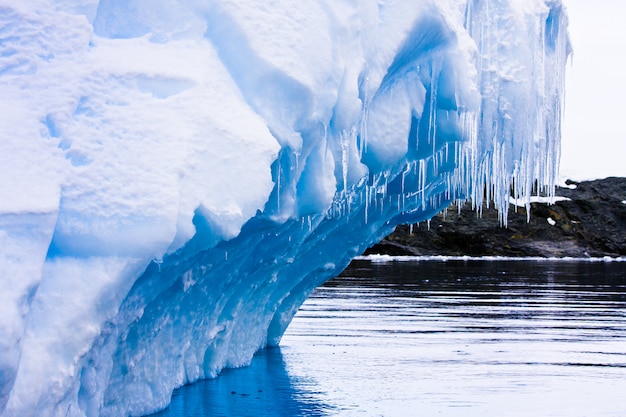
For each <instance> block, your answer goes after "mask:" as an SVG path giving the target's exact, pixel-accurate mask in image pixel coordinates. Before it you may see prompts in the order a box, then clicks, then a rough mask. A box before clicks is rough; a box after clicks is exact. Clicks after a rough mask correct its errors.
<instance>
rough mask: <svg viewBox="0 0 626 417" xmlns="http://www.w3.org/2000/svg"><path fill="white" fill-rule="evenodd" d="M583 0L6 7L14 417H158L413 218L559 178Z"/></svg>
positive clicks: (3, 392) (7, 330)
mask: <svg viewBox="0 0 626 417" xmlns="http://www.w3.org/2000/svg"><path fill="white" fill-rule="evenodd" d="M568 54H569V42H568V37H567V18H566V16H565V13H564V8H563V6H562V4H561V2H560V0H445V1H441V0H438V1H434V0H433V1H430V0H421V1H415V0H410V1H409V0H406V1H394V2H377V1H368V0H362V1H348V0H340V1H337V0H320V1H315V2H297V4H295V3H294V2H290V1H282V0H281V1H276V2H272V4H271V6H270V5H266V4H260V3H259V2H255V1H251V0H233V1H221V0H220V1H204V0H187V1H174V0H159V1H154V2H150V4H149V5H148V3H146V2H143V1H140V0H100V1H98V0H36V1H29V2H23V1H16V0H0V97H1V99H0V110H1V111H0V115H1V116H0V136H1V137H0V167H2V171H1V177H0V247H1V248H2V249H1V251H0V270H1V271H2V275H1V278H0V285H1V288H0V300H1V303H0V415H2V416H20V417H26V416H60V415H62V416H90V417H93V416H126V415H132V416H138V415H143V414H147V413H150V412H153V411H155V410H158V409H161V408H163V407H165V406H166V405H167V403H168V402H169V400H170V395H171V392H172V390H173V389H174V388H176V387H179V386H181V385H183V384H185V383H188V382H192V381H196V380H198V379H201V378H210V377H214V376H216V375H218V373H219V372H220V371H221V370H222V369H224V368H225V367H238V366H243V365H246V364H248V363H249V362H250V360H251V358H252V355H253V354H254V352H256V351H257V350H259V349H260V348H262V347H264V346H267V345H275V344H277V343H279V341H280V338H281V335H282V334H283V332H284V331H285V328H286V327H287V325H288V324H289V322H290V320H291V318H292V317H293V315H294V314H295V312H296V310H297V309H298V307H299V306H300V305H301V304H302V303H303V301H304V300H305V299H306V298H307V296H308V295H309V294H310V293H311V291H312V290H313V289H314V288H315V287H316V286H318V285H320V284H321V283H322V282H324V281H326V280H327V279H329V278H330V277H332V276H335V275H337V274H338V273H339V272H340V271H341V270H342V269H343V268H344V267H345V266H346V265H347V263H348V262H349V260H350V258H352V257H353V256H355V255H358V254H360V253H361V252H362V251H363V249H364V248H365V247H367V246H368V245H370V244H372V243H373V242H376V241H377V240H378V239H380V238H381V237H382V236H384V235H385V234H387V233H388V232H390V231H391V230H392V229H393V227H394V226H395V225H397V224H399V223H405V222H417V221H421V220H424V219H428V218H430V217H431V216H432V215H433V214H435V213H437V212H438V211H439V210H440V209H442V208H443V207H446V206H447V205H448V204H449V203H450V202H453V201H455V200H464V199H468V198H471V199H472V201H473V202H474V203H476V204H480V203H481V202H482V201H483V200H488V201H493V203H494V204H495V205H496V206H497V207H498V208H499V209H500V210H501V211H502V213H503V220H505V219H506V217H505V215H506V210H507V206H508V204H509V198H510V190H511V188H512V190H513V194H514V195H513V198H515V199H516V201H520V199H521V200H522V201H526V202H528V201H529V198H530V194H531V189H532V188H533V184H534V183H535V182H537V183H538V184H539V185H540V187H542V188H544V189H545V190H547V191H548V192H550V191H551V189H552V187H553V181H554V178H555V174H556V171H557V168H558V156H559V142H560V118H561V115H562V96H563V72H564V68H565V64H566V60H567V56H568Z"/></svg>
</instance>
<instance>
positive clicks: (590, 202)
mask: <svg viewBox="0 0 626 417" xmlns="http://www.w3.org/2000/svg"><path fill="white" fill-rule="evenodd" d="M568 183H569V185H575V186H576V187H575V188H574V189H570V188H564V187H563V188H562V187H557V189H556V195H557V196H561V197H567V198H569V199H570V200H565V201H557V202H556V203H555V204H553V205H547V204H543V203H532V204H531V207H530V219H529V218H528V216H527V213H526V209H525V208H517V209H515V207H513V206H511V207H510V209H509V215H508V218H507V226H506V227H503V226H501V224H500V223H501V222H500V219H499V217H498V212H497V211H496V210H495V209H493V208H488V207H486V206H484V207H482V215H480V216H479V215H478V214H477V212H476V210H473V209H472V208H471V204H470V203H466V204H465V205H464V206H462V207H461V210H460V211H459V210H458V208H457V207H456V206H452V207H449V208H448V209H447V210H445V211H444V212H442V213H440V214H438V215H436V216H435V217H434V218H432V219H431V221H430V222H429V223H426V222H424V223H420V224H416V225H404V226H398V227H397V228H396V230H395V231H394V233H392V234H391V235H389V236H387V237H386V238H385V239H384V240H383V241H381V242H380V243H378V244H377V245H375V246H373V247H372V248H370V249H368V250H367V251H366V252H365V253H366V254H374V253H377V254H389V255H448V256H463V255H471V256H486V255H491V256H542V257H566V256H571V257H601V256H611V257H617V256H626V178H616V177H610V178H606V179H603V180H594V181H584V182H579V183H577V182H573V181H569V182H568ZM548 219H550V221H548ZM551 223H552V224H551Z"/></svg>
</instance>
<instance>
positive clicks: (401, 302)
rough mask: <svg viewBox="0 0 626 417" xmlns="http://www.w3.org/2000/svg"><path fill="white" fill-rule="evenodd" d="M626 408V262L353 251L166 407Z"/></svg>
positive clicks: (259, 412) (223, 411)
mask: <svg viewBox="0 0 626 417" xmlns="http://www.w3.org/2000/svg"><path fill="white" fill-rule="evenodd" d="M327 415H328V416H335V415H337V416H564V417H576V416H581V417H582V416H615V417H617V416H622V417H623V416H626V263H619V262H611V263H604V262H601V263H588V262H573V261H570V262H555V261H542V262H539V261H497V262H496V261H447V262H441V261H428V262H390V263H371V262H369V261H356V262H354V263H353V266H352V267H351V268H350V269H348V270H347V271H346V272H345V273H344V274H343V275H342V276H341V277H339V278H336V279H335V280H333V281H331V282H329V283H328V284H327V285H326V286H324V287H322V288H319V289H318V290H317V291H316V292H315V293H314V294H313V296H312V297H311V298H310V299H309V300H308V301H307V302H306V303H305V304H304V305H303V307H302V309H301V310H300V312H299V313H298V314H297V315H296V318H295V319H294V321H293V322H292V324H291V326H290V328H289V329H288V331H287V333H286V334H285V336H284V338H283V341H282V343H281V347H280V348H276V349H268V350H265V351H263V352H261V353H259V354H258V355H257V356H256V357H255V359H254V361H253V363H252V365H251V366H250V367H248V368H243V369H236V370H227V371H224V372H223V374H222V375H221V376H220V377H219V378H217V379H215V380H211V381H204V382H200V383H198V384H195V385H192V386H189V387H185V388H183V389H181V390H178V391H177V392H176V393H175V395H174V397H173V399H172V404H171V406H170V409H169V410H167V411H166V412H164V413H160V414H159V416H161V417H164V416H178V417H180V416H185V417H192V416H193V417H199V416H327Z"/></svg>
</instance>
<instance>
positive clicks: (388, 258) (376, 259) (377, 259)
mask: <svg viewBox="0 0 626 417" xmlns="http://www.w3.org/2000/svg"><path fill="white" fill-rule="evenodd" d="M352 260H353V261H370V262H372V263H386V262H423V261H436V262H448V261H492V262H495V261H498V262H500V261H536V262H589V263H593V262H626V257H625V256H620V257H610V256H604V257H588V258H581V257H569V256H565V257H541V256H525V257H513V256H466V255H465V256H444V255H424V256H410V255H394V256H392V255H364V256H357V257H355V258H353V259H352Z"/></svg>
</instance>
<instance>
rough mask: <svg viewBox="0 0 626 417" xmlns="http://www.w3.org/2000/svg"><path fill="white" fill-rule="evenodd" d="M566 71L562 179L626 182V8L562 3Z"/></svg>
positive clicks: (578, 0)
mask: <svg viewBox="0 0 626 417" xmlns="http://www.w3.org/2000/svg"><path fill="white" fill-rule="evenodd" d="M563 3H564V4H565V6H566V7H567V10H568V13H569V18H570V26H569V32H570V36H571V39H572V43H573V47H574V56H573V62H572V65H568V68H567V88H566V95H567V96H566V104H565V121H564V126H563V130H564V132H563V139H562V141H563V142H562V156H561V178H562V179H565V178H572V179H575V180H582V179H592V178H603V177H607V176H622V177H626V104H625V100H626V71H625V68H626V66H625V65H624V62H625V61H626V55H625V54H626V2H622V1H619V0H593V1H591V0H563Z"/></svg>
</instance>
